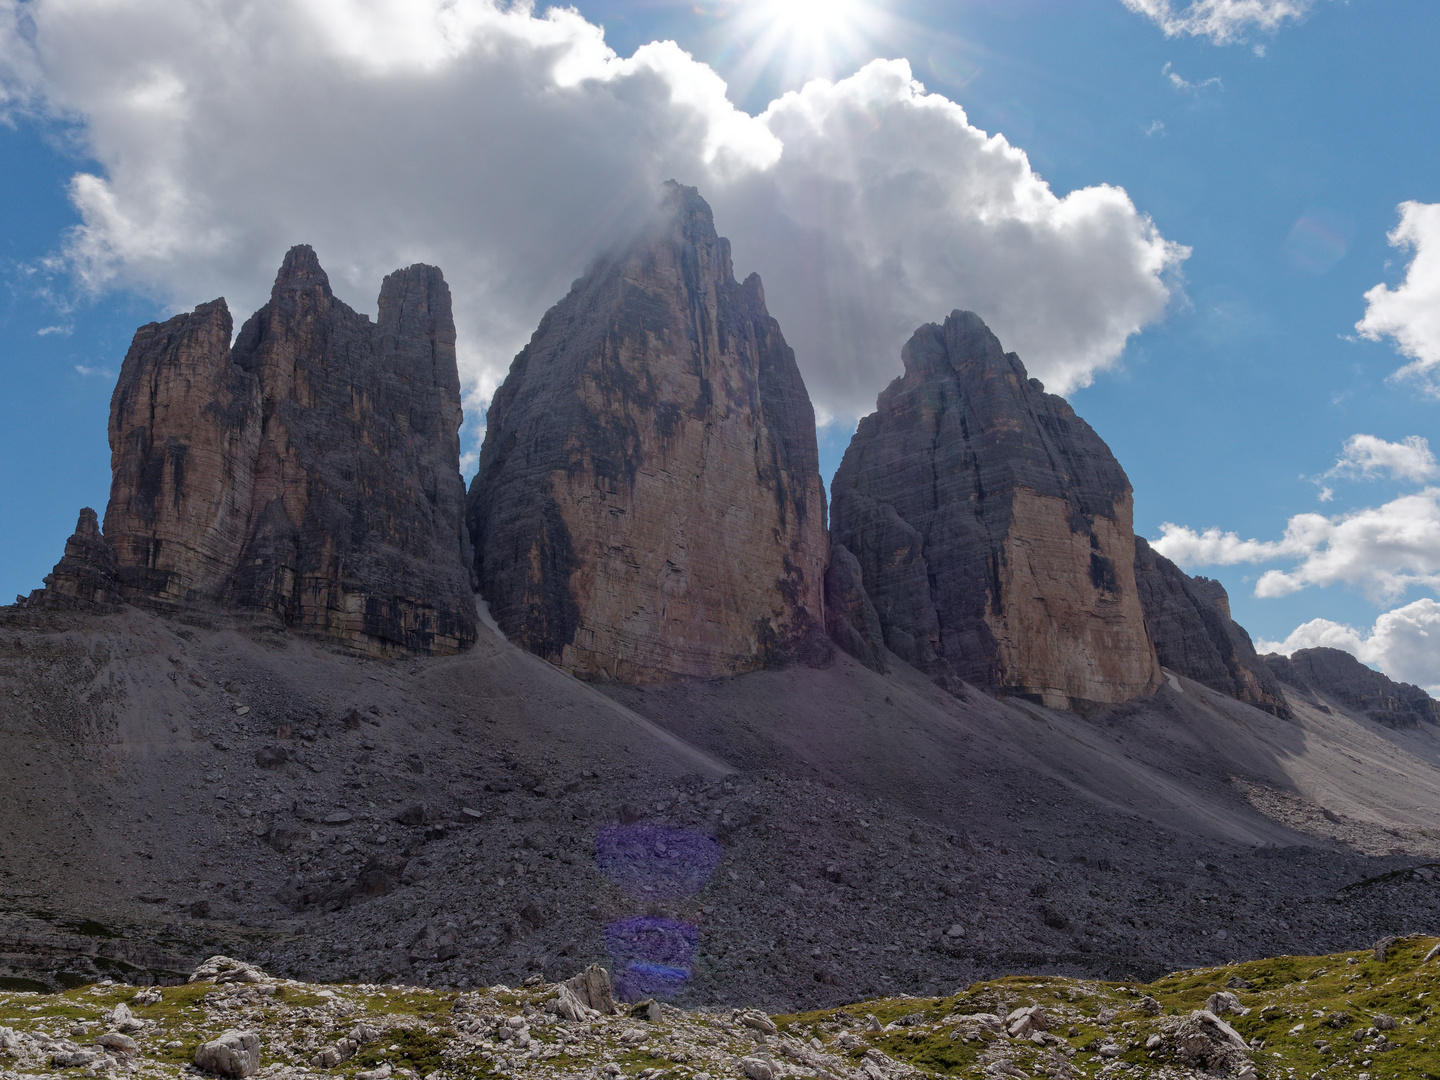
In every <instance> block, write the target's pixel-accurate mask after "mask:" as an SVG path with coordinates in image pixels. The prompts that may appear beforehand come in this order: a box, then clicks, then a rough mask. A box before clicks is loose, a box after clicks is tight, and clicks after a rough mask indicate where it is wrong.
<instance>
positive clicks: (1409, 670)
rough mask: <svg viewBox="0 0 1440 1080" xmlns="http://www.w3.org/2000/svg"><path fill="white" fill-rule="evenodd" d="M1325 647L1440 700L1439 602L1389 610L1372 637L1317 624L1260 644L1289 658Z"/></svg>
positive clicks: (1263, 649)
mask: <svg viewBox="0 0 1440 1080" xmlns="http://www.w3.org/2000/svg"><path fill="white" fill-rule="evenodd" d="M1320 646H1324V647H1327V648H1331V649H1343V650H1344V651H1345V652H1348V653H1350V654H1351V655H1352V656H1354V657H1356V659H1358V660H1360V661H1362V662H1363V663H1366V664H1370V665H1372V666H1373V667H1377V668H1379V669H1380V670H1381V671H1383V672H1384V673H1385V674H1386V675H1389V676H1390V678H1392V679H1395V680H1397V681H1398V682H1408V683H1414V684H1415V685H1417V686H1420V687H1423V688H1424V689H1425V690H1426V691H1427V692H1428V693H1430V694H1432V695H1440V603H1437V602H1436V601H1434V600H1431V599H1429V598H1426V599H1423V600H1416V601H1415V602H1414V603H1412V604H1406V605H1405V606H1404V607H1400V608H1396V609H1395V610H1393V611H1387V612H1385V613H1384V614H1383V615H1381V616H1380V617H1379V618H1378V619H1376V620H1375V626H1374V628H1373V629H1371V630H1370V631H1368V632H1363V633H1362V632H1361V631H1359V630H1356V629H1355V628H1354V627H1350V626H1345V625H1342V624H1341V623H1337V622H1331V621H1330V620H1329V619H1312V620H1310V621H1309V622H1307V623H1302V624H1301V625H1300V626H1297V627H1296V628H1295V629H1294V630H1293V631H1291V633H1290V635H1289V636H1288V637H1286V638H1285V640H1284V641H1263V640H1261V641H1257V642H1256V643H1255V647H1256V649H1257V650H1259V651H1260V652H1262V653H1265V652H1278V653H1282V654H1284V655H1285V656H1289V655H1290V654H1291V653H1293V652H1294V651H1295V650H1296V649H1312V648H1316V647H1320Z"/></svg>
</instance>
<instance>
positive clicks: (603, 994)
mask: <svg viewBox="0 0 1440 1080" xmlns="http://www.w3.org/2000/svg"><path fill="white" fill-rule="evenodd" d="M560 985H561V987H562V988H563V989H565V990H568V991H569V992H570V993H571V995H573V996H574V998H575V1000H576V1001H577V1002H579V1003H581V1004H583V1005H584V1006H585V1007H586V1008H588V1009H594V1010H595V1011H596V1012H598V1013H601V1014H602V1015H604V1016H609V1015H611V1014H612V1013H614V1012H615V992H614V989H613V988H612V986H611V983H610V972H608V971H606V970H605V969H604V968H603V967H601V966H600V965H599V964H591V965H590V966H589V967H587V968H586V969H585V970H584V971H582V972H580V973H579V974H577V975H572V976H571V977H570V978H568V979H566V980H565V981H564V982H563V983H561V984H560Z"/></svg>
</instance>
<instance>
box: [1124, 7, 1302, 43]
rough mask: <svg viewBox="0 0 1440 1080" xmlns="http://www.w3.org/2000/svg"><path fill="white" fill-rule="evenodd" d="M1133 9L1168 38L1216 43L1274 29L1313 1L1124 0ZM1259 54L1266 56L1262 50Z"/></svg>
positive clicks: (1295, 15)
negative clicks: (1205, 39)
mask: <svg viewBox="0 0 1440 1080" xmlns="http://www.w3.org/2000/svg"><path fill="white" fill-rule="evenodd" d="M1121 2H1122V3H1123V4H1124V5H1125V6H1126V7H1127V8H1129V9H1130V10H1131V11H1134V12H1136V13H1137V14H1140V15H1145V16H1148V17H1149V18H1150V19H1153V20H1154V21H1155V22H1156V23H1157V24H1158V25H1159V26H1160V28H1161V29H1162V30H1164V31H1165V36H1166V37H1176V36H1177V35H1180V34H1190V35H1192V36H1195V37H1208V38H1209V39H1210V40H1211V41H1213V42H1215V44H1217V45H1225V44H1229V43H1230V42H1232V41H1240V40H1243V39H1244V37H1245V34H1246V32H1247V31H1249V30H1251V29H1256V30H1274V29H1276V28H1277V27H1279V26H1280V24H1281V23H1283V22H1284V21H1285V20H1286V19H1298V18H1300V17H1301V16H1302V15H1304V14H1305V13H1306V12H1307V11H1309V10H1310V5H1311V2H1312V0H1191V2H1190V3H1188V4H1179V5H1177V4H1175V3H1173V2H1172V0H1121ZM1256 55H1259V56H1264V55H1265V53H1264V51H1263V49H1257V50H1256Z"/></svg>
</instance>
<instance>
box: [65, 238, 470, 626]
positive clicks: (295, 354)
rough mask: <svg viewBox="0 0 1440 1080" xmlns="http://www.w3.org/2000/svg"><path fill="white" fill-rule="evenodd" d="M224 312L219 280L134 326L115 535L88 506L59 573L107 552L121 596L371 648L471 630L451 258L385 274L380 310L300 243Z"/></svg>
mask: <svg viewBox="0 0 1440 1080" xmlns="http://www.w3.org/2000/svg"><path fill="white" fill-rule="evenodd" d="M231 330H232V322H231V318H230V312H229V309H228V308H227V306H226V304H225V301H224V300H214V301H211V302H210V303H207V304H201V305H200V306H199V307H197V308H196V309H195V310H194V311H193V312H191V313H189V314H185V315H177V316H175V317H174V318H172V319H170V320H168V321H166V322H163V323H151V324H150V325H148V326H143V327H141V328H140V329H139V330H138V331H137V332H136V334H135V339H134V342H133V343H132V345H131V346H130V351H129V353H128V354H127V355H126V357H125V362H124V365H123V366H122V367H121V371H120V377H119V381H118V383H117V385H116V387H115V393H114V396H113V397H112V399H111V404H110V450H111V469H112V474H113V479H112V483H111V488H110V502H109V506H108V508H107V509H106V512H105V529H104V537H103V541H102V540H100V538H99V537H98V536H97V535H95V533H94V529H93V514H92V515H91V517H90V518H87V517H86V516H85V514H83V513H82V516H81V520H80V526H79V528H78V529H77V532H76V535H75V537H73V538H72V540H71V543H70V544H67V546H66V559H65V560H62V561H61V563H60V565H58V566H57V567H56V571H55V574H54V575H52V577H54V578H55V581H54V583H53V584H51V585H50V591H53V592H55V593H57V594H67V595H75V594H76V593H77V591H84V590H89V591H91V592H94V591H96V589H97V588H99V589H100V591H102V592H104V591H106V589H105V587H104V586H97V585H96V584H95V580H94V573H93V568H94V567H96V566H103V567H104V568H106V569H107V570H111V568H112V567H113V570H111V572H113V592H114V594H115V595H116V596H118V597H119V598H123V599H125V600H129V601H132V602H136V603H145V604H149V605H154V606H159V607H162V608H169V609H182V608H197V607H198V608H203V607H207V606H219V607H229V608H236V609H241V610H251V611H258V612H265V613H269V614H271V615H274V616H276V617H277V618H278V619H279V620H280V621H281V622H283V623H284V624H285V625H287V626H290V627H295V628H304V629H308V630H311V631H316V632H319V633H322V634H326V635H329V636H333V637H336V638H339V639H341V640H343V641H344V642H345V643H346V644H347V645H349V646H350V647H352V648H355V649H357V650H359V651H362V652H372V653H384V652H393V651H403V652H419V653H429V652H451V651H455V650H458V649H461V648H464V647H465V646H466V645H468V644H469V643H470V642H472V641H473V640H474V639H475V626H476V614H475V607H474V600H473V597H472V594H471V590H470V582H469V569H468V564H469V561H470V546H469V538H468V535H467V533H466V531H465V528H464V485H463V483H462V481H461V478H460V472H459V427H460V420H461V411H460V382H459V376H458V373H457V370H456V364H455V326H454V322H453V320H452V318H451V314H450V291H449V289H448V287H447V286H446V284H445V280H444V278H443V276H442V275H441V273H440V271H439V270H437V269H435V268H434V267H430V266H421V265H416V266H411V267H409V268H407V269H405V270H400V271H397V272H396V273H394V274H391V275H390V276H389V277H387V278H386V279H385V282H384V285H383V286H382V287H381V291H380V302H379V318H378V320H377V321H376V322H374V323H372V322H371V321H370V319H369V318H368V317H367V316H364V315H360V314H357V313H356V312H355V311H353V310H352V309H350V308H349V307H348V306H346V305H345V304H344V303H342V302H341V301H340V300H337V299H336V298H335V295H334V293H333V292H332V291H331V289H330V282H329V279H328V278H327V276H326V274H325V271H324V270H323V269H321V267H320V263H319V261H318V260H317V259H316V257H315V253H314V252H313V251H312V250H311V249H310V248H309V247H304V246H301V247H295V248H292V249H291V250H290V252H289V253H288V254H287V255H286V256H285V261H284V265H283V266H281V268H280V272H279V275H278V276H277V277H276V279H275V285H274V288H273V290H272V291H271V294H270V302H269V303H267V304H266V305H265V306H264V307H262V308H261V309H260V310H259V311H257V312H256V313H255V314H254V315H253V316H251V318H250V319H249V320H248V321H247V322H246V323H245V325H244V326H243V327H242V328H241V330H240V333H239V335H238V337H237V338H236V339H235V342H234V345H233V347H232V345H231ZM97 543H99V544H100V545H101V548H102V549H108V554H106V552H105V551H104V550H101V549H97V548H96V546H95V545H96V544H97ZM72 547H74V548H75V550H74V551H73V552H72V550H71V548H72ZM87 575H88V576H87ZM102 576H103V575H102Z"/></svg>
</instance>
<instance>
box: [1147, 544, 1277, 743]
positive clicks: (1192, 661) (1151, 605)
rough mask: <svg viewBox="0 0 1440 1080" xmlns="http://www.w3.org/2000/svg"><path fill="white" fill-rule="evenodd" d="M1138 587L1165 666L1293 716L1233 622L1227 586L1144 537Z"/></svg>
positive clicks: (1240, 628)
mask: <svg viewBox="0 0 1440 1080" xmlns="http://www.w3.org/2000/svg"><path fill="white" fill-rule="evenodd" d="M1135 584H1136V586H1137V587H1138V588H1139V590H1140V606H1141V608H1142V609H1143V610H1144V612H1145V625H1146V627H1147V628H1148V629H1149V631H1150V640H1151V641H1153V642H1154V643H1155V652H1156V654H1157V655H1158V656H1159V658H1160V663H1161V664H1163V665H1164V666H1165V667H1167V668H1169V669H1170V670H1171V671H1174V672H1175V673H1177V674H1179V675H1184V676H1185V677H1186V678H1188V679H1194V680H1195V681H1196V682H1198V683H1203V684H1204V685H1206V686H1208V687H1210V688H1211V689H1212V690H1219V691H1220V692H1221V693H1222V694H1229V695H1230V696H1231V697H1234V698H1239V699H1240V700H1241V701H1245V702H1249V703H1250V704H1251V705H1254V706H1256V707H1257V708H1261V709H1264V710H1265V711H1266V712H1268V713H1271V714H1272V715H1274V716H1279V717H1288V716H1289V715H1290V706H1289V705H1288V704H1287V703H1286V701H1285V693H1284V691H1283V690H1281V689H1280V685H1279V683H1278V682H1277V681H1276V678H1275V675H1274V674H1273V673H1272V672H1271V670H1270V668H1269V667H1267V666H1266V664H1265V662H1264V661H1262V660H1261V659H1260V657H1259V656H1257V655H1256V653H1255V646H1254V644H1253V643H1252V642H1251V641H1250V635H1249V634H1247V633H1246V632H1245V628H1244V627H1243V626H1241V625H1240V624H1239V623H1237V622H1235V620H1233V619H1232V618H1231V617H1230V597H1229V595H1228V594H1227V593H1226V592H1225V586H1223V585H1221V584H1220V582H1218V581H1215V580H1213V579H1211V578H1204V577H1191V576H1190V575H1188V574H1186V573H1185V571H1183V570H1181V569H1180V568H1179V567H1178V566H1176V565H1175V564H1174V563H1173V562H1171V561H1170V560H1169V559H1167V558H1165V556H1163V555H1161V554H1159V553H1158V552H1156V551H1155V550H1154V549H1153V548H1151V547H1150V545H1149V544H1147V543H1146V542H1145V540H1144V538H1142V537H1136V538H1135Z"/></svg>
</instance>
